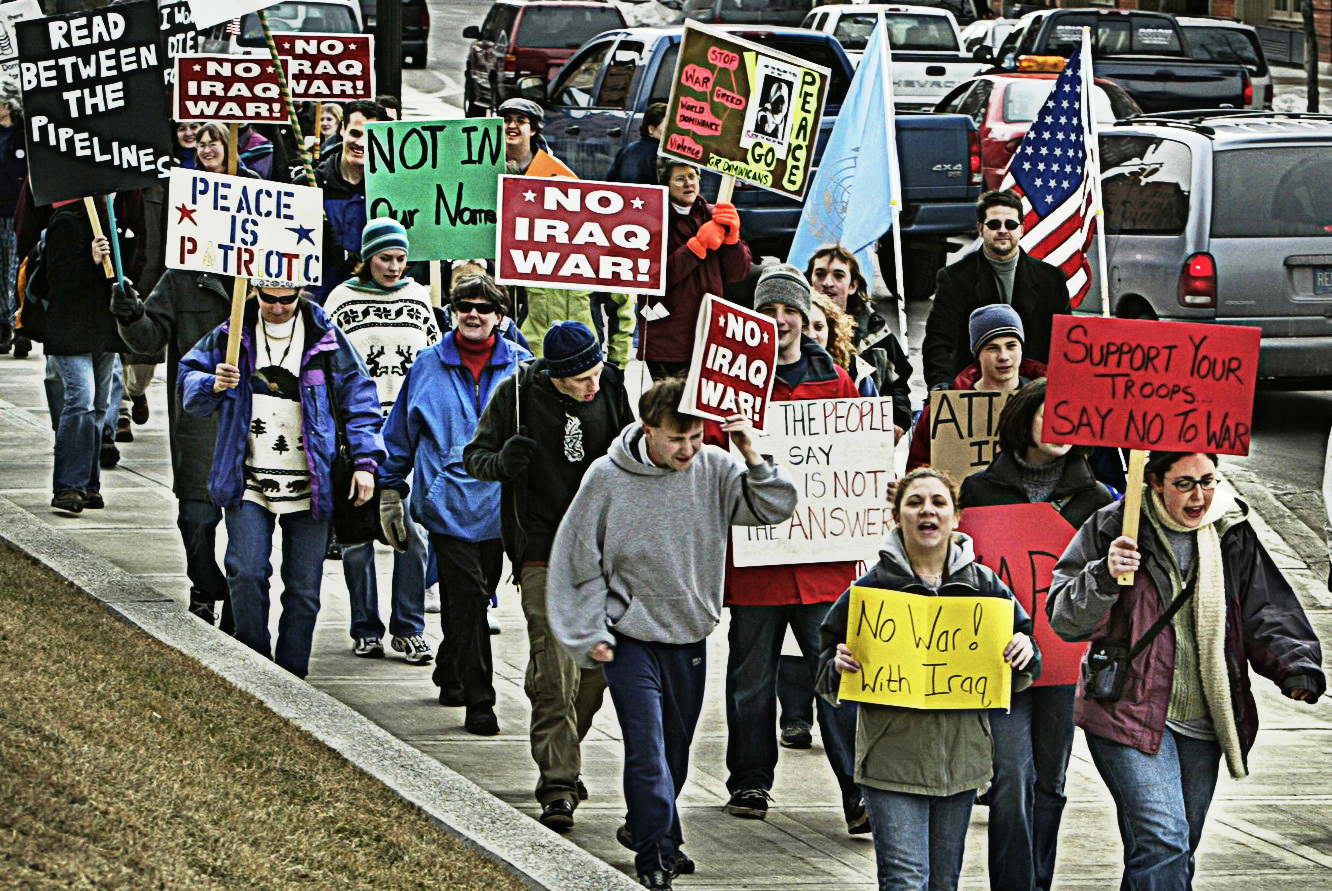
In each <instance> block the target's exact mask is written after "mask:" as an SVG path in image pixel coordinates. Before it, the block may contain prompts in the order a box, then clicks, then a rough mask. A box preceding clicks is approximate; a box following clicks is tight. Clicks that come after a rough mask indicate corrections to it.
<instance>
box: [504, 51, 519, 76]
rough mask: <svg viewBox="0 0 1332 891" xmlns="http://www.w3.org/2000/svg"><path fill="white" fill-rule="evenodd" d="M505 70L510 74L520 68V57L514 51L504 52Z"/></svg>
mask: <svg viewBox="0 0 1332 891" xmlns="http://www.w3.org/2000/svg"><path fill="white" fill-rule="evenodd" d="M504 70H505V71H507V72H509V73H510V74H513V73H514V72H515V71H517V70H518V57H517V56H515V55H514V54H513V53H505V54H504Z"/></svg>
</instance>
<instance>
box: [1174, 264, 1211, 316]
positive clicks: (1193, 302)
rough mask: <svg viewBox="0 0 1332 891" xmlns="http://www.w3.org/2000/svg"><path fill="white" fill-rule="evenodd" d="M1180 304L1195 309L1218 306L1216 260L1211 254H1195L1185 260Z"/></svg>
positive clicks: (1180, 285) (1180, 283) (1180, 289)
mask: <svg viewBox="0 0 1332 891" xmlns="http://www.w3.org/2000/svg"><path fill="white" fill-rule="evenodd" d="M1179 305H1180V306H1188V307H1192V308H1194V309H1202V308H1207V307H1215V306H1216V261H1215V260H1213V259H1212V255H1211V254H1194V255H1192V256H1191V257H1189V258H1188V259H1187V260H1185V261H1184V271H1183V272H1181V273H1180V276H1179Z"/></svg>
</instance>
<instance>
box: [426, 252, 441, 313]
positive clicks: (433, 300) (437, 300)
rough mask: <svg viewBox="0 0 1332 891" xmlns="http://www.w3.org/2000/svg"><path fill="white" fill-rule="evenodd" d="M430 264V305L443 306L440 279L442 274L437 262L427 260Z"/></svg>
mask: <svg viewBox="0 0 1332 891" xmlns="http://www.w3.org/2000/svg"><path fill="white" fill-rule="evenodd" d="M426 262H427V263H429V264H430V305H431V306H443V305H444V281H443V279H442V278H441V276H443V274H444V272H443V270H442V269H441V267H440V262H439V261H438V260H427V261H426Z"/></svg>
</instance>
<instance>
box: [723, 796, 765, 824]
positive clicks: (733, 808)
mask: <svg viewBox="0 0 1332 891" xmlns="http://www.w3.org/2000/svg"><path fill="white" fill-rule="evenodd" d="M769 801H772V796H771V795H769V794H768V790H767V789H740V790H738V791H736V792H733V793H732V794H731V800H730V801H728V802H726V807H724V808H722V810H724V811H726V813H728V814H730V815H731V816H732V817H741V818H743V819H746V820H762V819H764V818H765V817H767V816H768V802H769Z"/></svg>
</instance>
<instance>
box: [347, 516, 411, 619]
mask: <svg viewBox="0 0 1332 891" xmlns="http://www.w3.org/2000/svg"><path fill="white" fill-rule="evenodd" d="M402 509H403V519H404V521H405V522H406V525H407V550H405V551H402V552H398V551H394V552H393V599H392V606H391V612H390V613H389V624H388V630H389V633H390V634H392V635H393V636H394V637H407V636H408V635H412V634H422V633H424V632H425V574H426V540H425V535H423V534H422V533H421V528H420V527H419V526H417V525H416V524H415V523H413V522H412V518H411V517H410V516H408V515H407V513H406V512H407V510H408V509H409V506H408V502H407V501H406V500H404V501H403V503H402ZM342 575H343V578H345V579H346V580H347V593H348V594H349V595H350V597H351V636H352V640H357V639H359V638H362V637H383V636H384V623H383V622H382V621H381V620H380V618H379V585H378V583H377V580H376V579H375V543H374V542H373V541H367V542H365V543H364V544H358V545H344V546H343V548H342Z"/></svg>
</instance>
